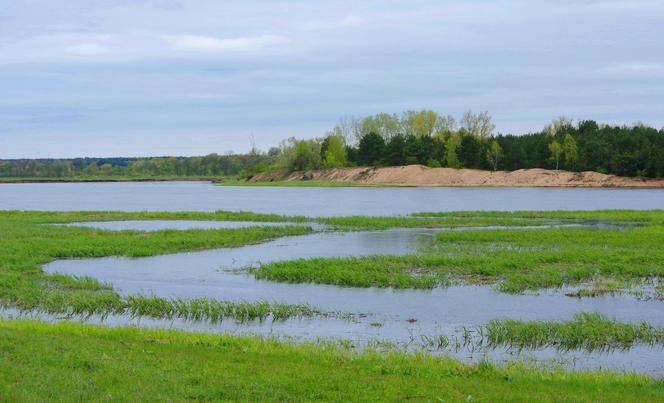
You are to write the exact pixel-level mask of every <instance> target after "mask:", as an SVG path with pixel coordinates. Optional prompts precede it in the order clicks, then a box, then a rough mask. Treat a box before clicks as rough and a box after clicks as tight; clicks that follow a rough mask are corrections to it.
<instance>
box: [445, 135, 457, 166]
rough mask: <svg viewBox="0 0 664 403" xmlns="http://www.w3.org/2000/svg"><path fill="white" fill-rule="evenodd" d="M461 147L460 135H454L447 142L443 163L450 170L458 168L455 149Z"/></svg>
mask: <svg viewBox="0 0 664 403" xmlns="http://www.w3.org/2000/svg"><path fill="white" fill-rule="evenodd" d="M460 145H461V134H459V133H454V134H452V135H451V136H450V138H449V139H448V140H447V144H446V151H445V161H446V162H447V166H448V167H450V168H460V167H461V164H460V163H459V157H458V156H457V149H458V148H459V146H460Z"/></svg>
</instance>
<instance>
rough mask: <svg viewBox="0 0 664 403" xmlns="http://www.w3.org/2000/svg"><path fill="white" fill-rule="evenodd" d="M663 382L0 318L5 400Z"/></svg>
mask: <svg viewBox="0 0 664 403" xmlns="http://www.w3.org/2000/svg"><path fill="white" fill-rule="evenodd" d="M662 397H664V382H663V381H661V380H653V379H652V378H650V377H646V376H637V375H627V374H626V375H621V374H614V373H608V372H577V373H569V372H565V371H562V370H555V369H538V368H533V367H525V366H523V365H518V364H514V365H508V366H504V367H497V366H494V365H492V364H490V363H487V362H482V363H480V364H477V365H466V364H463V363H461V362H459V361H456V360H453V359H448V358H436V357H430V356H426V355H421V354H419V355H409V354H404V353H398V352H394V353H383V354H378V353H372V352H364V353H355V352H351V351H347V350H343V349H340V348H339V347H334V346H331V345H325V344H307V345H299V346H292V345H288V344H282V343H279V342H277V341H274V340H270V339H259V338H251V337H234V336H213V335H203V334H193V333H181V332H176V331H166V330H145V329H136V328H115V329H112V328H103V327H94V326H90V325H81V324H70V323H63V324H57V325H53V324H41V323H34V322H13V321H9V322H7V321H4V322H2V321H0V400H6V401H46V400H49V401H52V400H56V401H62V400H66V401H93V400H94V401H96V400H111V401H137V400H150V401H155V400H167V401H184V400H197V401H211V400H214V401H221V400H233V401H238V400H241V401H292V400H298V401H308V400H328V401H329V400H332V401H367V402H369V401H371V402H374V401H406V400H414V401H432V402H440V401H445V402H461V401H471V400H472V401H534V400H537V401H578V402H582V401H583V402H585V401H587V402H595V401H603V402H613V401H615V402H618V401H620V402H626V401H627V402H631V401H634V402H636V401H659V400H661V399H662Z"/></svg>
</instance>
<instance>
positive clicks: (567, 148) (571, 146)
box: [563, 133, 579, 168]
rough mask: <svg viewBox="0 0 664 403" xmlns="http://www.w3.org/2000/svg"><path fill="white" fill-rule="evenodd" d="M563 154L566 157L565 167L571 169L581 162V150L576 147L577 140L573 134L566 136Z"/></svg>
mask: <svg viewBox="0 0 664 403" xmlns="http://www.w3.org/2000/svg"><path fill="white" fill-rule="evenodd" d="M563 154H564V155H565V165H566V166H567V168H571V167H573V166H574V164H576V162H577V161H578V160H579V149H578V147H577V146H576V140H574V137H572V135H571V134H569V133H567V134H565V139H564V140H563Z"/></svg>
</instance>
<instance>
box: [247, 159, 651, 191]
mask: <svg viewBox="0 0 664 403" xmlns="http://www.w3.org/2000/svg"><path fill="white" fill-rule="evenodd" d="M270 183H274V184H275V185H276V186H279V184H284V183H285V184H286V186H297V184H301V185H300V186H312V185H306V184H308V183H309V184H315V183H322V184H332V186H340V184H343V183H347V184H349V185H350V186H391V187H458V188H468V187H478V188H588V189H664V179H655V178H640V177H622V176H616V175H607V174H602V173H599V172H593V171H585V172H571V171H562V170H558V171H555V170H547V169H541V168H532V169H519V170H516V171H482V170H476V169H456V168H429V167H426V166H423V165H407V166H398V167H379V168H376V167H355V168H328V169H322V170H316V171H296V172H287V171H275V172H266V173H261V174H257V175H254V176H253V177H251V178H249V179H247V180H246V181H245V183H244V185H246V186H261V185H263V186H268V185H269V184H270ZM240 185H241V186H242V185H243V184H240Z"/></svg>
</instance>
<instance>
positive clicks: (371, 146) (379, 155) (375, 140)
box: [358, 132, 385, 165]
mask: <svg viewBox="0 0 664 403" xmlns="http://www.w3.org/2000/svg"><path fill="white" fill-rule="evenodd" d="M384 150H385V140H383V138H382V137H381V136H380V135H379V134H377V133H373V132H372V133H368V134H366V135H364V136H362V138H361V139H360V147H359V150H358V157H359V159H360V164H363V165H379V164H380V163H381V161H382V160H383V152H384Z"/></svg>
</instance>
